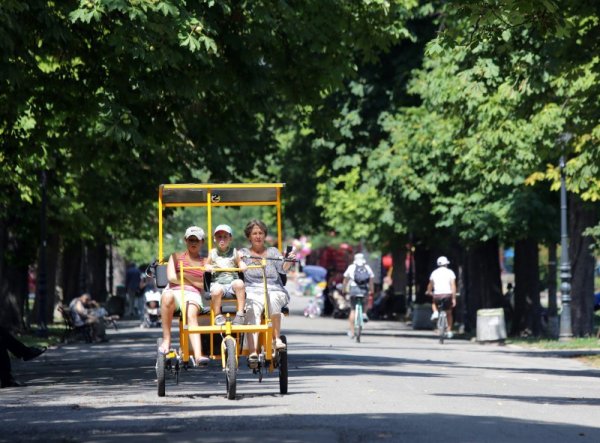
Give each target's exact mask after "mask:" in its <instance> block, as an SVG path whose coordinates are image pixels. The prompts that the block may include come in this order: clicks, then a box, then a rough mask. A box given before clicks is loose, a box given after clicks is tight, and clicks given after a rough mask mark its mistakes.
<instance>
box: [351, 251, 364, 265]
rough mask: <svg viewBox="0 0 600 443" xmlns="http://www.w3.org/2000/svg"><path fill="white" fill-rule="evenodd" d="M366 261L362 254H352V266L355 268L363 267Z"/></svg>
mask: <svg viewBox="0 0 600 443" xmlns="http://www.w3.org/2000/svg"><path fill="white" fill-rule="evenodd" d="M366 262H367V261H366V260H365V256H364V254H361V253H360V252H359V253H358V254H354V264H355V265H356V266H363V265H364V264H365V263H366Z"/></svg>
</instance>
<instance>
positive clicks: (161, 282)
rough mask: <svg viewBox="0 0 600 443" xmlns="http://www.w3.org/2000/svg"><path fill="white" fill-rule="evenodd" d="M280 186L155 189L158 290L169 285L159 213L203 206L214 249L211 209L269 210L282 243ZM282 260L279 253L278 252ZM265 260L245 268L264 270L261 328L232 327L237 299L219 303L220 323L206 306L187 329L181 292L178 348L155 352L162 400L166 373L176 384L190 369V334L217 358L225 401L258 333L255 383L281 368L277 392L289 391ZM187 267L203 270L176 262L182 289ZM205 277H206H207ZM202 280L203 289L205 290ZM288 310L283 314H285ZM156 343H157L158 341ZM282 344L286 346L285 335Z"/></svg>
mask: <svg viewBox="0 0 600 443" xmlns="http://www.w3.org/2000/svg"><path fill="white" fill-rule="evenodd" d="M283 186H284V184H282V183H274V184H266V183H256V184H221V185H218V184H164V185H161V186H160V187H159V191H158V260H157V263H156V269H155V277H156V284H157V287H159V288H162V287H165V286H166V285H167V276H166V266H167V262H166V261H165V260H164V257H163V211H164V210H165V209H166V208H181V207H205V208H206V214H207V225H206V228H207V239H208V250H210V249H212V235H211V233H212V229H213V228H212V225H213V221H212V215H213V208H215V207H226V206H273V207H274V208H275V209H276V211H277V240H278V243H277V244H278V245H282V226H281V223H282V222H281V189H282V188H283ZM282 256H283V254H282ZM265 266H266V259H262V263H261V264H260V265H254V266H248V268H250V269H251V268H260V269H262V271H263V281H264V288H265V289H264V297H265V303H264V306H265V312H264V315H263V320H262V322H261V324H259V325H233V324H232V323H231V321H230V320H231V318H230V316H231V314H234V313H235V311H236V308H235V299H233V300H229V303H228V300H227V299H226V298H224V299H223V306H222V313H223V314H224V315H225V316H226V317H227V322H226V323H225V324H224V325H216V324H215V313H214V312H212V311H211V309H210V307H205V308H203V309H202V310H201V313H200V314H199V315H200V317H202V318H201V319H199V321H198V323H199V325H200V326H190V325H188V324H187V323H188V322H187V315H186V304H185V302H184V292H183V289H182V290H181V303H180V306H181V313H180V316H179V350H174V349H171V350H169V353H167V354H166V355H165V354H161V353H160V352H157V359H156V375H157V382H158V396H159V397H164V396H165V389H166V376H167V374H169V375H173V376H174V377H175V382H176V383H178V382H179V374H180V371H181V369H184V370H187V369H188V368H189V367H190V366H191V362H190V349H189V336H190V334H200V338H201V341H202V349H203V351H204V353H205V354H206V351H207V350H208V357H209V358H210V359H211V360H219V359H220V360H221V364H222V367H223V371H224V373H225V378H226V388H227V398H228V399H230V400H233V399H235V396H236V377H237V371H238V361H239V357H240V356H248V354H249V351H248V349H246V348H244V346H243V343H244V335H245V334H250V333H257V335H258V349H259V350H260V351H261V352H260V354H259V359H258V364H256V365H254V366H253V367H251V369H252V371H253V373H254V374H258V379H259V382H262V379H263V372H269V373H272V372H273V371H275V369H278V370H279V392H280V393H281V394H287V392H288V356H287V349H283V350H277V349H276V348H275V346H274V345H273V328H272V323H271V319H270V314H269V303H267V300H268V293H267V284H266V278H265ZM185 269H188V270H190V269H203V268H202V267H184V266H183V262H180V274H179V278H180V279H181V287H182V288H183V286H184V285H183V271H184V270H185ZM214 271H220V272H238V271H240V270H239V269H238V268H228V269H214ZM207 275H208V274H207ZM206 280H208V279H207V278H205V290H206V291H207V292H208V293H210V292H209V291H208V288H206ZM285 313H286V312H284V314H285ZM161 340H162V339H161V338H159V339H158V344H159V345H160V343H161ZM281 340H282V341H283V342H284V343H287V340H286V338H285V336H283V335H282V336H281Z"/></svg>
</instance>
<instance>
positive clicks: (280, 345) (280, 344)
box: [275, 338, 287, 349]
mask: <svg viewBox="0 0 600 443" xmlns="http://www.w3.org/2000/svg"><path fill="white" fill-rule="evenodd" d="M285 348H287V345H286V344H285V343H284V342H282V341H281V339H280V338H276V339H275V349H285Z"/></svg>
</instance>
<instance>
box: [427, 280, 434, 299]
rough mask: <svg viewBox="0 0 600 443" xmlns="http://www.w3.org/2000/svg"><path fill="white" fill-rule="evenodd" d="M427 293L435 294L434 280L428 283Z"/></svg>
mask: <svg viewBox="0 0 600 443" xmlns="http://www.w3.org/2000/svg"><path fill="white" fill-rule="evenodd" d="M425 294H427V295H432V294H433V281H431V280H429V283H427V289H426V290H425Z"/></svg>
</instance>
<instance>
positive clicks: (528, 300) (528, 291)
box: [511, 238, 542, 337]
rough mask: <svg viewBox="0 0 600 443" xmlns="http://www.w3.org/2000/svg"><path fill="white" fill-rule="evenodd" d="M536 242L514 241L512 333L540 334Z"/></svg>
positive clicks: (526, 240)
mask: <svg viewBox="0 0 600 443" xmlns="http://www.w3.org/2000/svg"><path fill="white" fill-rule="evenodd" d="M538 256H539V255H538V244H537V242H536V241H535V240H533V239H531V238H526V239H523V240H518V241H517V242H516V243H515V289H514V291H515V312H514V321H513V325H512V331H511V334H512V335H520V334H521V333H522V332H524V331H526V330H528V331H530V333H531V334H533V335H534V336H536V337H537V336H539V335H540V334H541V332H542V331H541V314H542V309H541V305H540V287H539V281H540V275H539V266H538Z"/></svg>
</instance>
